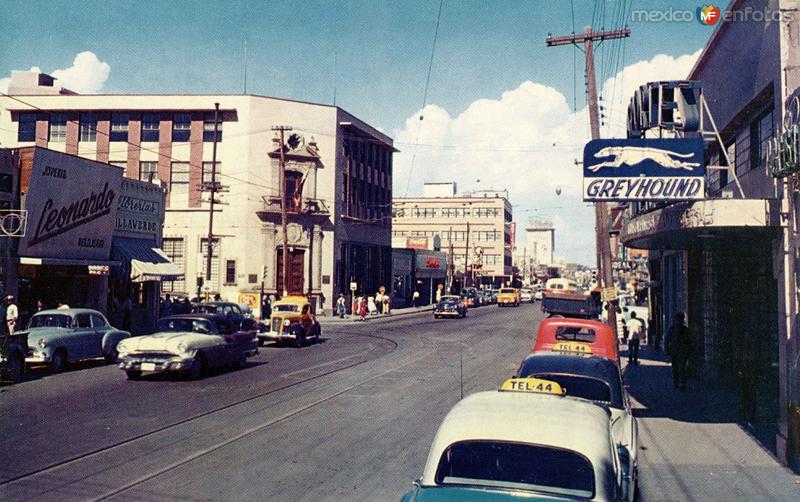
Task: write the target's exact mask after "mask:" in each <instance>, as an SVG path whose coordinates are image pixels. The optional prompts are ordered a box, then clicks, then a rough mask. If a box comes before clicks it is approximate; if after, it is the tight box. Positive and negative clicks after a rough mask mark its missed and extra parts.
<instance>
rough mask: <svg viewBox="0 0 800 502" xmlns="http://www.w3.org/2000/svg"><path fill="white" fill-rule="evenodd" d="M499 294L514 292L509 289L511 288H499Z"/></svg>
mask: <svg viewBox="0 0 800 502" xmlns="http://www.w3.org/2000/svg"><path fill="white" fill-rule="evenodd" d="M500 294H501V295H509V294H511V295H513V294H514V290H513V289H511V288H503V289H501V290H500Z"/></svg>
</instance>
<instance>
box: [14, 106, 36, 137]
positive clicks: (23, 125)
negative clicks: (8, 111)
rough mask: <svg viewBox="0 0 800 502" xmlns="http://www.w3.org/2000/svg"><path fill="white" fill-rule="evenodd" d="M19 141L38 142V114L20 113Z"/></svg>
mask: <svg viewBox="0 0 800 502" xmlns="http://www.w3.org/2000/svg"><path fill="white" fill-rule="evenodd" d="M17 141H36V114H35V113H20V114H19V129H17Z"/></svg>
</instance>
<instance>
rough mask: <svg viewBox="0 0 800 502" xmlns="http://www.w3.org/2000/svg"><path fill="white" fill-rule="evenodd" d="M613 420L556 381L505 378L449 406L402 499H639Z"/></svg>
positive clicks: (605, 408)
mask: <svg viewBox="0 0 800 502" xmlns="http://www.w3.org/2000/svg"><path fill="white" fill-rule="evenodd" d="M610 418H611V414H610V412H609V410H608V408H607V407H606V406H602V405H598V404H595V403H592V402H589V401H586V400H583V399H575V398H572V397H569V396H565V395H564V389H562V388H561V386H560V385H559V384H558V383H557V382H553V381H550V380H543V379H536V378H514V379H510V380H507V381H506V382H504V383H503V385H502V386H501V387H500V390H499V391H489V392H479V393H477V394H473V395H471V396H468V397H466V398H465V399H463V400H461V401H460V402H459V403H458V404H456V405H455V406H454V407H453V409H452V410H450V412H449V413H448V414H447V416H446V417H445V419H444V421H443V422H442V425H441V426H440V427H439V430H438V432H437V433H436V437H435V438H434V440H433V444H432V446H431V449H430V452H429V454H428V460H427V462H426V464H425V470H424V472H423V475H422V478H420V479H419V480H418V481H417V482H415V485H416V486H415V488H414V489H413V490H411V491H410V492H408V493H407V494H406V495H405V496H404V498H403V501H404V502H412V501H416V502H418V501H423V500H464V499H465V498H469V499H470V500H517V499H519V500H576V499H578V500H604V501H623V500H626V501H627V500H633V493H634V489H633V484H632V480H631V477H630V476H629V473H628V472H627V470H626V465H627V463H626V462H625V461H624V460H623V459H622V458H620V455H621V449H620V448H619V445H617V444H616V442H615V441H614V439H613V436H612V434H611V420H610Z"/></svg>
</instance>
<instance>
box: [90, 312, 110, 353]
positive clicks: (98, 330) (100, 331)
mask: <svg viewBox="0 0 800 502" xmlns="http://www.w3.org/2000/svg"><path fill="white" fill-rule="evenodd" d="M90 317H91V318H92V328H93V329H94V334H95V343H96V344H97V347H98V350H99V351H100V354H99V355H103V338H105V336H106V333H108V332H109V331H111V326H109V324H108V321H106V318H105V317H103V316H102V315H100V314H90Z"/></svg>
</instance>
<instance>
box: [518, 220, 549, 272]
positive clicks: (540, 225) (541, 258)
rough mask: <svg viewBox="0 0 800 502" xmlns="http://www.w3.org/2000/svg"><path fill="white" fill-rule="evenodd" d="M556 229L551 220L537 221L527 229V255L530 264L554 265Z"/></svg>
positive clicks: (533, 265)
mask: <svg viewBox="0 0 800 502" xmlns="http://www.w3.org/2000/svg"><path fill="white" fill-rule="evenodd" d="M555 245H556V229H555V228H554V227H553V224H552V223H550V222H535V223H534V224H533V225H531V226H530V227H528V228H526V229H525V256H526V259H528V260H530V266H532V267H535V266H536V265H552V264H553V263H554V260H553V250H554V249H555Z"/></svg>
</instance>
